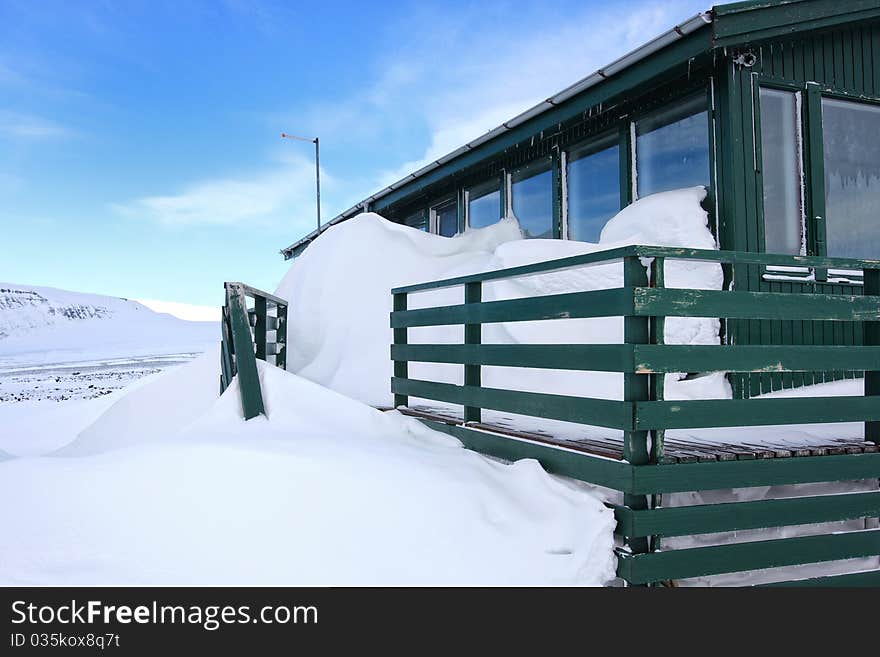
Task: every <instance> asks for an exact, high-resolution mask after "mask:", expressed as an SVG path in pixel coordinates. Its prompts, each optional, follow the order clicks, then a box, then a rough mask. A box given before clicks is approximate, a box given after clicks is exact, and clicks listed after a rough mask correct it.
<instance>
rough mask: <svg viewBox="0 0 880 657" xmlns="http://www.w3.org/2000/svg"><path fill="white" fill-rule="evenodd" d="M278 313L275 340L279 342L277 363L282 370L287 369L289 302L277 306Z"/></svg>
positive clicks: (276, 355)
mask: <svg viewBox="0 0 880 657" xmlns="http://www.w3.org/2000/svg"><path fill="white" fill-rule="evenodd" d="M275 312H276V314H277V318H276V326H275V342H276V343H278V345H279V349H278V353H276V354H275V365H276V366H278V367H280V368H281V369H282V370H286V369H287V304H286V303H285V304H283V305H278V306H276V309H275Z"/></svg>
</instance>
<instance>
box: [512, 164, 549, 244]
mask: <svg viewBox="0 0 880 657" xmlns="http://www.w3.org/2000/svg"><path fill="white" fill-rule="evenodd" d="M510 182H511V190H510V200H511V205H512V209H513V214H514V216H516V218H517V219H518V220H519V226H520V228H521V229H522V231H523V233H524V234H525V236H526V237H545V238H550V237H553V171H552V161H551V160H550V158H546V159H544V160H541V161H539V162H535V163H534V164H530V165H529V166H527V167H524V168H522V169H519V170H518V171H514V172H513V173H512V174H511V176H510Z"/></svg>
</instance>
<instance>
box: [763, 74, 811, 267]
mask: <svg viewBox="0 0 880 657" xmlns="http://www.w3.org/2000/svg"><path fill="white" fill-rule="evenodd" d="M760 98H761V176H762V178H763V181H764V250H765V251H766V252H767V253H786V254H792V255H797V254H799V253H801V250H802V244H803V208H802V203H801V184H802V183H801V181H802V176H801V157H800V143H799V126H800V116H799V109H798V98H797V94H796V93H794V92H790V91H778V90H776V89H765V88H762V89H761V94H760Z"/></svg>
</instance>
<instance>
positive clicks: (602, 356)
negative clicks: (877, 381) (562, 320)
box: [391, 344, 880, 372]
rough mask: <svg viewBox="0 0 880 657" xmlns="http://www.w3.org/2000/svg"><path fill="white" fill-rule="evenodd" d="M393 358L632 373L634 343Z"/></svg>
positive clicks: (434, 351)
mask: <svg viewBox="0 0 880 657" xmlns="http://www.w3.org/2000/svg"><path fill="white" fill-rule="evenodd" d="M878 351H880V348H878ZM391 360H398V361H400V360H405V361H416V362H425V363H457V364H462V365H494V366H501V367H540V368H547V369H559V370H592V371H598V372H628V371H631V370H632V368H633V346H632V345H625V344H595V345H594V344H589V345H581V344H468V345H463V344H395V345H391ZM676 371H679V370H676Z"/></svg>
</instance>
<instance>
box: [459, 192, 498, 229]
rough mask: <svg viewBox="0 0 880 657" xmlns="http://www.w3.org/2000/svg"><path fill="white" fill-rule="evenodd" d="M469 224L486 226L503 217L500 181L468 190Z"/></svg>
mask: <svg viewBox="0 0 880 657" xmlns="http://www.w3.org/2000/svg"><path fill="white" fill-rule="evenodd" d="M467 199H468V226H470V227H471V228H484V227H485V226H491V225H492V224H494V223H496V222H498V220H499V219H501V186H500V184H499V183H498V181H497V180H496V181H492V182H488V183H485V184H483V185H477V186H475V187H471V188H470V189H469V190H468V195H467Z"/></svg>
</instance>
